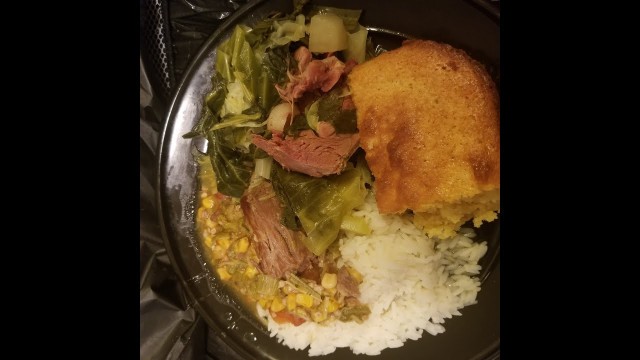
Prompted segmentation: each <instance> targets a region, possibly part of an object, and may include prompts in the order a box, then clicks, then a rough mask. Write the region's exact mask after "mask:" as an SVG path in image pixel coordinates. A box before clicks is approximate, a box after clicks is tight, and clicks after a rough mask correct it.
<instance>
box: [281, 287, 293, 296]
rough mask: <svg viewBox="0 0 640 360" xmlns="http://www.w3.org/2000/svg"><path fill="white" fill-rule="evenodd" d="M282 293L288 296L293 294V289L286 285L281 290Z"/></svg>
mask: <svg viewBox="0 0 640 360" xmlns="http://www.w3.org/2000/svg"><path fill="white" fill-rule="evenodd" d="M282 292H283V293H285V294H287V295H289V294H294V293H295V291H294V290H293V287H291V285H289V284H286V285H285V286H284V287H283V288H282Z"/></svg>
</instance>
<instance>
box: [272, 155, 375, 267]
mask: <svg viewBox="0 0 640 360" xmlns="http://www.w3.org/2000/svg"><path fill="white" fill-rule="evenodd" d="M365 176H366V174H365V173H364V172H363V170H362V168H354V167H353V166H352V165H349V166H347V168H346V170H345V171H344V172H343V173H342V174H340V175H332V176H327V177H323V178H314V177H311V176H308V175H305V174H301V173H297V172H289V171H286V170H284V169H283V168H282V167H281V166H278V165H276V164H274V166H273V167H272V174H271V180H272V184H274V190H275V191H276V194H278V197H279V198H281V199H284V201H283V204H284V206H285V209H286V208H290V209H292V211H293V212H294V213H295V215H296V217H297V218H298V219H299V221H300V224H301V225H302V228H303V229H304V231H305V232H306V233H307V237H306V238H304V239H303V240H302V242H303V244H304V245H305V246H306V247H307V248H308V249H309V250H310V251H311V252H313V253H314V254H316V255H320V254H322V253H323V252H324V251H325V250H326V248H327V247H328V246H329V245H331V243H333V242H334V241H335V240H336V238H337V237H338V233H339V231H340V226H341V224H342V222H343V219H344V217H345V216H346V215H347V214H350V213H351V211H352V210H353V209H354V208H355V207H357V206H360V205H361V204H362V203H363V202H364V198H365V196H366V195H367V189H366V187H365V185H364V180H365ZM285 225H286V224H285Z"/></svg>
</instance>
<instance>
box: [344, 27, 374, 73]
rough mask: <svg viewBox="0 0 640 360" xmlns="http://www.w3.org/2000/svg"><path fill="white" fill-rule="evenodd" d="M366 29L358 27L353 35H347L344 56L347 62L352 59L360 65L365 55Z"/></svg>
mask: <svg viewBox="0 0 640 360" xmlns="http://www.w3.org/2000/svg"><path fill="white" fill-rule="evenodd" d="M368 33H369V31H367V28H365V27H364V26H360V29H359V30H358V31H356V32H355V33H353V34H349V46H348V47H347V50H345V52H344V54H345V56H346V57H347V60H349V59H353V60H355V61H357V62H358V64H362V63H363V62H364V59H365V55H366V53H367V34H368Z"/></svg>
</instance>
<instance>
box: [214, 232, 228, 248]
mask: <svg viewBox="0 0 640 360" xmlns="http://www.w3.org/2000/svg"><path fill="white" fill-rule="evenodd" d="M216 243H217V244H218V245H220V247H221V248H223V249H225V250H227V249H228V248H229V246H231V240H230V239H229V235H228V234H220V235H219V236H218V238H217V239H216Z"/></svg>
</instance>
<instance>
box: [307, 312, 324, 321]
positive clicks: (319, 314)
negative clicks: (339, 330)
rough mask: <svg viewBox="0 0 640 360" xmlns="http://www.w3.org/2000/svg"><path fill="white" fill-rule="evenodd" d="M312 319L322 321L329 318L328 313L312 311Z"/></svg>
mask: <svg viewBox="0 0 640 360" xmlns="http://www.w3.org/2000/svg"><path fill="white" fill-rule="evenodd" d="M311 319H312V320H313V321H315V322H321V321H324V320H326V319H327V313H325V312H324V311H320V310H316V311H312V312H311Z"/></svg>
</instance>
